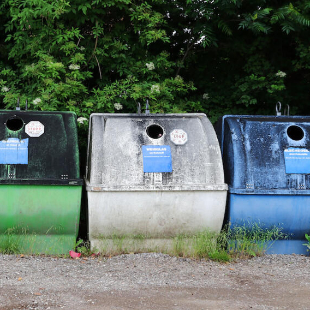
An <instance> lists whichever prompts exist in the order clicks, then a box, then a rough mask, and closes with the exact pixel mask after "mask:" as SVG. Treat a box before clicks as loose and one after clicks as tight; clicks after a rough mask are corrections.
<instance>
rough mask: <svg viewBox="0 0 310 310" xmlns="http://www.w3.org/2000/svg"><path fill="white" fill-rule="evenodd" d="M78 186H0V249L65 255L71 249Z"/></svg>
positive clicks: (77, 216) (76, 222) (75, 228)
mask: <svg viewBox="0 0 310 310" xmlns="http://www.w3.org/2000/svg"><path fill="white" fill-rule="evenodd" d="M81 193H82V186H70V185H67V186H61V185H11V184H8V185H5V184H2V185H0V219H1V220H0V250H1V249H2V251H3V248H4V249H5V247H9V246H10V244H12V243H13V245H16V247H17V249H18V252H21V253H33V254H36V253H45V254H67V253H68V251H69V250H71V249H73V248H74V245H75V242H76V238H77V234H78V229H79V219H80V202H81Z"/></svg>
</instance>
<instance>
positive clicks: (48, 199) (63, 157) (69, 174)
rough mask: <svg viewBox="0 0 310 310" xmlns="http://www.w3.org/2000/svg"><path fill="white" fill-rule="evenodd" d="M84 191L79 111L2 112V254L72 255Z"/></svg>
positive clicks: (0, 177)
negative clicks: (75, 112)
mask: <svg viewBox="0 0 310 310" xmlns="http://www.w3.org/2000/svg"><path fill="white" fill-rule="evenodd" d="M81 192H82V180H81V179H80V172H79V152H78V136H77V122H76V115H75V114H74V113H72V112H35V111H0V252H2V253H17V252H18V253H32V254H36V253H45V254H65V253H68V251H69V250H71V249H73V247H74V245H75V243H76V238H77V234H78V228H79V218H80V205H81Z"/></svg>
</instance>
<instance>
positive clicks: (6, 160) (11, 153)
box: [0, 138, 29, 165]
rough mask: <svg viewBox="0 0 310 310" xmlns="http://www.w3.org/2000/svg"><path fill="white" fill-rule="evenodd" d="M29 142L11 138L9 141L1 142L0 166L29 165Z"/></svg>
mask: <svg viewBox="0 0 310 310" xmlns="http://www.w3.org/2000/svg"><path fill="white" fill-rule="evenodd" d="M28 141H29V139H28V138H27V139H24V140H19V139H17V138H9V139H8V140H7V141H5V140H3V141H0V164H5V165H13V164H22V165H27V164H28Z"/></svg>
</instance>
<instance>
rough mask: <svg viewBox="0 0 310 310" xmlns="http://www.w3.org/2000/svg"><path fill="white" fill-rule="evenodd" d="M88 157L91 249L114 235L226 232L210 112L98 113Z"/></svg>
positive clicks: (224, 190)
mask: <svg viewBox="0 0 310 310" xmlns="http://www.w3.org/2000/svg"><path fill="white" fill-rule="evenodd" d="M87 157H88V159H87V168H86V177H85V181H86V190H87V197H88V234H89V240H90V242H91V246H92V248H97V249H100V242H101V240H103V239H105V238H109V237H110V236H126V235H127V236H128V235H143V236H146V237H147V238H150V239H157V240H159V239H160V240H165V239H169V238H170V239H171V237H174V236H177V235H179V234H186V235H191V234H195V233H197V232H201V231H204V230H209V231H213V232H219V231H220V230H221V228H222V224H223V218H224V213H225V204H226V194H227V185H226V184H224V173H223V165H222V159H221V151H220V147H219V143H218V140H217V137H216V134H215V131H214V129H213V126H212V124H211V123H210V121H209V120H208V118H207V117H206V115H205V114H92V115H91V117H90V124H89V137H88V152H87Z"/></svg>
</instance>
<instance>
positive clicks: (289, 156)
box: [284, 148, 310, 174]
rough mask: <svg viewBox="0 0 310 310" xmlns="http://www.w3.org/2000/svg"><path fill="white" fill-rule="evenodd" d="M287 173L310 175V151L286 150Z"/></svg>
mask: <svg viewBox="0 0 310 310" xmlns="http://www.w3.org/2000/svg"><path fill="white" fill-rule="evenodd" d="M284 159H285V172H286V173H304V174H308V173H310V151H308V150H307V149H298V148H289V149H286V150H284Z"/></svg>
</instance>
